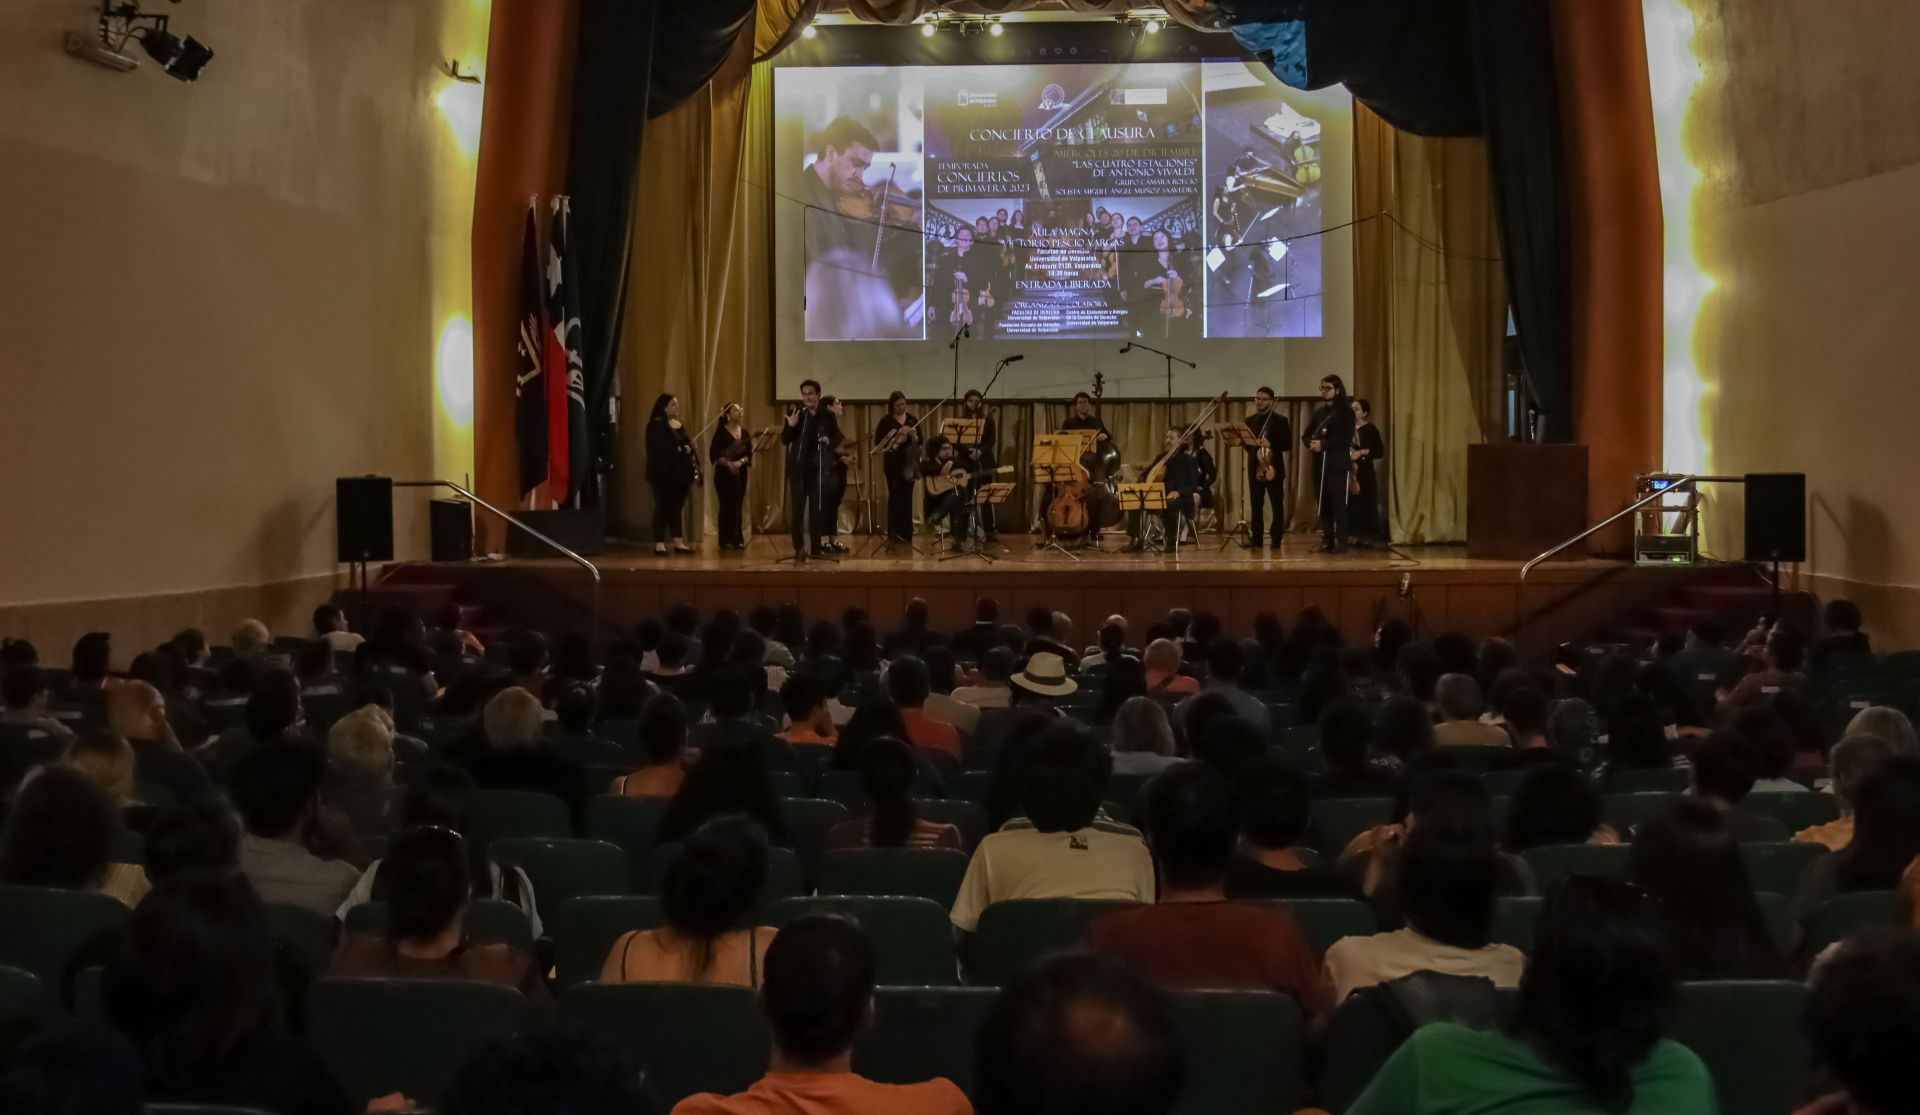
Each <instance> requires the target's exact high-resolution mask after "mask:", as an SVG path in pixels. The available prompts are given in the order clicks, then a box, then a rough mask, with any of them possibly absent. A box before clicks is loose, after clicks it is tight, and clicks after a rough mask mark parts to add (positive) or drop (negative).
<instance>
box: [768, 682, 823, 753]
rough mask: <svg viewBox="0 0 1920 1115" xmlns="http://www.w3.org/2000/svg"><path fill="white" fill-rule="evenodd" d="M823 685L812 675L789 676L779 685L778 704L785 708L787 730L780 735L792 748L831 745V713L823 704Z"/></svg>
mask: <svg viewBox="0 0 1920 1115" xmlns="http://www.w3.org/2000/svg"><path fill="white" fill-rule="evenodd" d="M829 696H831V694H829V693H828V692H827V687H826V684H825V683H824V682H822V681H821V680H820V679H819V678H817V677H814V676H813V675H812V674H803V673H796V674H792V675H789V676H788V678H787V683H786V684H785V685H783V686H781V687H780V704H781V706H782V707H783V708H785V709H786V711H787V730H786V731H784V732H781V733H780V738H781V739H783V740H786V741H787V742H788V743H790V744H793V745H794V746H796V747H803V746H804V747H832V746H833V740H834V736H835V732H834V727H833V712H832V710H830V709H829V708H828V707H827V698H828V697H829Z"/></svg>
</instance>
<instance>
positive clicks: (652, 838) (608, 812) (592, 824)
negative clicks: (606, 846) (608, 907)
mask: <svg viewBox="0 0 1920 1115" xmlns="http://www.w3.org/2000/svg"><path fill="white" fill-rule="evenodd" d="M667 801H668V799H666V798H630V797H626V796H624V795H620V794H601V795H600V796H599V797H595V798H589V799H588V800H587V808H586V816H585V821H586V826H587V836H588V837H589V838H591V839H594V840H605V841H607V842H609V843H612V844H618V845H619V846H620V847H621V848H622V849H624V850H625V851H626V853H627V862H628V863H629V864H630V865H631V866H632V868H633V872H634V877H633V889H634V891H635V892H636V893H642V894H644V893H646V892H647V891H648V890H649V889H651V885H652V879H651V877H650V876H649V875H648V874H647V872H648V870H649V865H650V863H651V862H652V859H653V850H654V848H655V847H657V846H658V845H659V843H660V840H659V835H658V834H659V832H660V817H661V815H663V814H664V813H666V811H667Z"/></svg>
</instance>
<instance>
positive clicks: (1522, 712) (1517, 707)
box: [1500, 685, 1552, 755]
mask: <svg viewBox="0 0 1920 1115" xmlns="http://www.w3.org/2000/svg"><path fill="white" fill-rule="evenodd" d="M1500 719H1501V720H1502V721H1504V722H1505V724H1506V728H1507V738H1508V739H1509V740H1511V741H1512V744H1513V749H1514V750H1516V751H1520V752H1531V753H1536V754H1541V755H1544V754H1545V753H1546V752H1547V750H1548V749H1549V748H1550V747H1552V743H1551V741H1550V740H1549V738H1548V735H1547V695H1546V694H1545V693H1542V692H1541V691H1540V690H1538V689H1535V688H1534V687H1533V686H1532V685H1525V686H1520V687H1518V688H1515V689H1512V690H1509V691H1508V692H1507V694H1506V699H1505V700H1504V701H1502V702H1501V704H1500Z"/></svg>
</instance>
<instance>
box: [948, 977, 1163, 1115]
mask: <svg viewBox="0 0 1920 1115" xmlns="http://www.w3.org/2000/svg"><path fill="white" fill-rule="evenodd" d="M974 1063H975V1071H974V1089H973V1096H974V1105H975V1106H974V1110H975V1111H976V1112H977V1113H978V1115H1062V1113H1067V1112H1072V1113H1076V1115H1094V1113H1099V1115H1167V1113H1168V1112H1170V1111H1172V1110H1173V1107H1174V1104H1175V1103H1176V1102H1178V1101H1179V1098H1180V1092H1181V1089H1182V1087H1183V1086H1184V1085H1185V1083H1186V1053H1185V1050H1184V1049H1183V1048H1182V1046H1181V1042H1180V1036H1179V1031H1178V1030H1177V1029H1176V1027H1175V1018H1174V1009H1173V1002H1172V1000H1171V998H1170V997H1169V996H1168V994H1167V993H1166V992H1165V991H1163V990H1161V989H1159V988H1156V987H1154V986H1153V985H1152V984H1150V983H1147V982H1146V981H1145V980H1143V979H1141V978H1140V977H1139V976H1136V975H1134V974H1133V973H1131V972H1129V971H1127V969H1126V968H1125V967H1124V966H1123V965H1121V964H1119V963H1118V962H1116V961H1114V960H1112V959H1110V958H1108V957H1104V956H1092V955H1087V954H1076V953H1068V954H1063V955H1058V956H1053V957H1048V958H1046V959H1043V960H1041V961H1039V962H1037V963H1035V964H1034V965H1033V966H1031V967H1029V968H1028V969H1027V970H1026V971H1025V972H1022V973H1021V974H1020V975H1019V976H1018V977H1017V978H1016V979H1015V980H1014V981H1013V982H1012V983H1011V984H1009V985H1007V987H1006V989H1005V990H1003V991H1002V992H1001V993H1000V996H999V998H997V999H995V1000H994V1003H993V1006H992V1007H991V1008H989V1010H988V1012H987V1017H986V1021H985V1022H984V1023H982V1024H981V1027H980V1037H979V1041H978V1044H977V1046H976V1048H975V1050H974Z"/></svg>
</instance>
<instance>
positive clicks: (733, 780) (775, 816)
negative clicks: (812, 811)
mask: <svg viewBox="0 0 1920 1115" xmlns="http://www.w3.org/2000/svg"><path fill="white" fill-rule="evenodd" d="M730 813H744V814H746V815H747V816H748V817H751V818H753V819H754V820H755V821H758V822H759V823H760V827H761V828H762V829H765V830H766V833H767V836H768V837H769V838H770V839H771V840H772V841H773V842H774V843H775V844H782V845H784V844H786V843H787V828H786V825H785V824H784V823H783V822H782V821H781V819H780V809H779V806H778V804H777V801H776V799H775V798H774V796H773V785H772V783H771V781H770V780H769V779H768V777H767V764H766V763H765V761H763V760H762V759H761V757H760V756H759V755H758V754H756V753H755V752H754V751H753V750H752V749H751V748H746V747H709V748H707V749H706V750H705V751H702V752H701V753H700V757H699V758H698V759H696V760H694V763H693V765H692V766H691V767H689V768H687V775H686V779H685V780H684V781H682V782H681V783H680V789H679V790H678V791H676V792H675V793H674V795H673V798H672V800H670V801H669V802H667V808H666V811H665V812H664V813H663V814H661V817H660V834H659V835H660V839H661V840H662V841H663V842H670V841H674V840H681V839H684V838H685V837H686V836H688V835H689V834H690V833H692V832H693V831H694V830H695V829H697V828H699V827H700V826H701V825H704V824H706V823H707V822H708V821H710V820H712V819H713V818H715V817H719V816H724V815H726V814H730Z"/></svg>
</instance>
